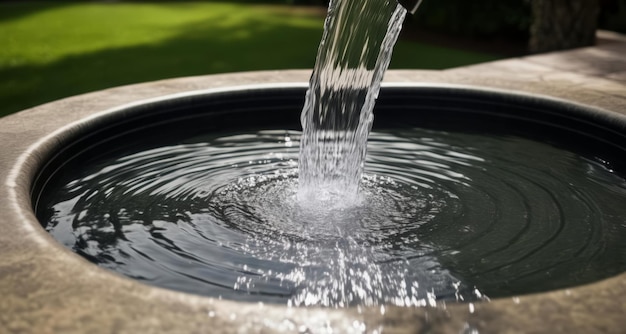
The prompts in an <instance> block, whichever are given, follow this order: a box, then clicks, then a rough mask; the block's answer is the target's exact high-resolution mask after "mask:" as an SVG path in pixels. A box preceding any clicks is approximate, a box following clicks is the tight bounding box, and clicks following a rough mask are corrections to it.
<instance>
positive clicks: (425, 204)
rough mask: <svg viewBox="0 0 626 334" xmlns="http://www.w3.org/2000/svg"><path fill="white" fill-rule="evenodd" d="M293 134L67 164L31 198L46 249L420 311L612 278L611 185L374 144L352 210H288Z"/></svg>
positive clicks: (621, 191) (456, 135) (322, 206)
mask: <svg viewBox="0 0 626 334" xmlns="http://www.w3.org/2000/svg"><path fill="white" fill-rule="evenodd" d="M299 140H300V133H299V132H295V131H289V130H264V131H247V132H241V133H234V134H233V133H224V132H222V133H220V132H216V133H215V134H214V135H210V136H209V135H206V136H196V137H193V138H188V139H186V140H183V141H180V142H178V143H177V144H175V145H169V146H168V145H164V146H158V147H153V148H151V149H147V150H137V149H134V148H133V146H132V145H130V144H129V146H128V148H127V149H125V150H121V151H119V152H117V153H115V154H108V156H107V157H106V158H102V157H92V158H90V159H84V160H81V159H78V161H75V162H74V163H73V165H74V167H73V168H72V167H71V166H67V167H66V168H65V169H63V170H62V171H61V172H59V173H58V174H57V176H56V177H55V181H54V182H52V183H50V184H49V185H48V186H47V187H46V191H45V192H44V195H43V197H42V198H41V200H40V201H39V208H38V211H39V216H40V219H41V220H42V223H43V224H44V226H45V227H46V229H47V230H48V231H49V232H50V234H51V235H52V236H53V237H54V238H56V239H57V240H59V241H60V242H61V243H63V244H64V245H65V246H67V247H68V248H71V249H73V250H74V251H75V252H77V253H78V254H80V255H82V256H84V257H85V258H87V259H89V260H90V261H92V262H94V263H96V264H98V265H99V266H102V267H105V268H109V269H111V270H114V271H116V272H119V273H121V274H123V275H126V276H128V277H132V278H135V279H138V280H140V281H143V282H145V283H148V284H153V285H157V286H161V287H165V288H170V289H174V290H180V291H185V292H191V293H196V294H200V295H207V296H214V297H218V296H220V297H222V298H228V299H235V300H247V301H264V302H277V303H285V304H291V305H325V306H336V307H339V306H346V305H356V304H360V305H373V304H381V303H389V304H395V305H432V304H433V303H435V301H436V300H442V299H443V300H476V299H480V298H482V296H483V294H484V295H487V296H489V297H491V298H493V297H501V296H511V295H519V294H524V293H530V292H536V291H545V290H549V289H554V288H559V287H568V286H573V285H578V284H582V283H587V282H592V281H595V280H598V279H601V278H605V277H609V276H611V275H614V274H617V273H620V272H622V271H624V269H625V268H626V245H625V243H624V242H623V240H625V238H626V225H625V223H624V221H625V220H624V217H626V206H625V205H624V203H626V181H625V180H624V178H622V177H620V176H619V175H617V174H615V173H614V172H613V171H612V170H611V169H610V167H608V164H606V163H604V162H602V161H600V160H599V159H595V158H593V157H591V158H588V157H583V156H580V155H577V154H574V153H571V152H569V151H567V150H562V149H558V148H555V147H553V146H550V145H547V144H543V143H540V142H535V141H531V140H528V139H524V138H520V137H515V136H500V135H480V134H472V133H463V132H446V131H435V130H427V129H420V128H405V129H395V130H384V129H381V130H377V131H375V132H373V133H372V135H371V137H370V140H369V144H368V157H367V162H366V164H365V171H364V175H363V177H362V180H361V192H360V195H359V197H358V198H356V199H354V200H353V201H348V202H337V201H325V200H324V199H320V200H318V201H313V202H311V203H303V202H301V201H296V200H295V196H296V194H297V190H298V184H297V183H298V180H297V167H298V161H297V159H298V147H299Z"/></svg>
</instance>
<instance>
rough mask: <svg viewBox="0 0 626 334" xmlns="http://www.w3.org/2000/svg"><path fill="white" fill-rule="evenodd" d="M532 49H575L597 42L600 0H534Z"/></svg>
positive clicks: (530, 42)
mask: <svg viewBox="0 0 626 334" xmlns="http://www.w3.org/2000/svg"><path fill="white" fill-rule="evenodd" d="M531 3H532V14H533V23H532V25H531V27H530V41H529V45H528V48H529V51H530V52H533V53H538V52H547V51H555V50H565V49H572V48H577V47H582V46H589V45H593V44H594V43H595V36H596V28H597V25H598V13H599V12H600V0H531Z"/></svg>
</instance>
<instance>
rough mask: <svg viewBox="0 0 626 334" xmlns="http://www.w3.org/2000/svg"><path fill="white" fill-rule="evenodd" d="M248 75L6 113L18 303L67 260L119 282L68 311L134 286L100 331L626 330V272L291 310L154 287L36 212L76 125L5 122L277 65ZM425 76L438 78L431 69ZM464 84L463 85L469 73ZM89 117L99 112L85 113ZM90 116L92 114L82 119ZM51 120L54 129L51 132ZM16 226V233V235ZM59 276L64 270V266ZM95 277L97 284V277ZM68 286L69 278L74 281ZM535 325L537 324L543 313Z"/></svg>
mask: <svg viewBox="0 0 626 334" xmlns="http://www.w3.org/2000/svg"><path fill="white" fill-rule="evenodd" d="M247 75H248V77H246V74H244V75H242V74H235V75H230V76H207V77H204V78H191V79H173V80H166V81H163V82H158V83H146V84H139V85H135V86H130V87H126V88H116V89H112V90H107V91H102V92H96V93H92V94H87V95H82V96H78V97H75V98H70V99H68V100H62V101H58V102H53V103H51V104H47V105H44V106H41V107H37V108H34V109H30V110H28V111H24V112H22V113H19V114H17V115H13V116H10V119H9V121H8V124H7V120H4V119H3V120H2V121H0V126H2V129H3V130H2V138H9V137H10V136H11V135H13V138H12V139H11V140H10V141H11V143H13V144H14V145H13V146H11V147H8V145H3V147H2V149H3V151H5V152H6V154H5V152H2V155H3V157H8V159H7V160H9V162H10V165H11V167H12V168H11V170H10V172H9V173H8V174H7V173H6V171H3V172H2V174H1V176H2V178H3V179H4V180H6V181H5V189H3V190H2V193H3V195H2V196H0V209H2V210H3V211H4V212H5V216H4V217H2V218H1V219H0V225H1V226H3V227H6V228H3V230H5V231H7V232H9V233H5V234H3V235H2V236H1V237H0V251H1V252H2V253H3V254H5V253H6V254H8V255H9V256H13V260H12V261H7V260H4V261H1V262H0V291H2V292H4V291H9V290H16V292H19V293H13V294H9V295H8V298H7V299H6V300H8V301H14V302H15V301H16V300H19V298H18V296H24V294H25V293H26V295H28V293H27V292H29V291H30V292H32V293H33V294H37V293H41V289H38V288H37V287H35V288H33V287H32V286H30V287H29V286H28V285H27V284H18V285H19V286H16V287H15V288H16V289H11V287H8V288H7V285H8V284H10V283H11V282H14V284H15V282H22V281H24V280H31V282H34V283H37V282H39V280H45V279H46V278H47V276H46V274H47V273H51V272H59V271H60V272H64V271H66V270H65V269H66V268H69V267H73V269H72V270H74V271H75V272H79V273H80V275H83V276H85V277H83V278H82V279H81V280H82V281H85V279H88V280H92V279H95V280H98V281H101V282H105V283H106V284H107V285H109V284H110V285H111V286H109V287H107V290H106V291H101V292H98V293H97V294H96V295H97V298H94V302H93V303H86V304H87V305H89V304H92V306H91V308H89V307H86V308H83V309H81V310H78V309H77V308H79V307H84V305H85V303H84V302H83V303H80V302H70V303H66V304H65V305H63V307H62V311H61V314H65V313H64V312H67V314H72V313H76V315H81V316H83V317H84V316H85V315H89V314H91V315H93V313H94V312H99V311H100V310H101V308H102V307H106V306H108V305H110V303H111V301H110V300H107V299H106V298H103V297H104V296H103V295H102V294H103V293H105V292H107V291H108V292H110V291H118V293H119V290H124V289H127V290H129V291H130V294H129V298H128V300H129V301H130V302H129V303H130V304H127V305H117V306H116V307H117V308H116V314H115V316H114V317H111V318H105V319H100V320H99V321H98V322H97V323H98V324H99V326H98V327H96V328H97V329H98V328H99V329H100V330H99V331H112V330H111V329H112V328H114V324H115V323H119V324H118V325H117V326H121V327H120V328H121V329H122V330H123V331H131V330H133V329H139V330H143V331H161V330H162V327H163V326H166V327H167V328H171V329H178V330H189V331H194V330H202V329H210V328H216V327H215V326H219V328H220V331H223V332H236V331H240V330H242V329H247V330H254V331H256V330H257V329H258V330H266V331H279V330H283V329H286V330H295V331H297V330H299V329H302V328H305V329H309V330H312V331H316V330H317V331H323V330H324V328H327V327H326V326H327V325H326V324H327V323H328V324H330V325H331V326H332V327H333V328H334V329H339V330H341V329H344V331H348V330H350V331H357V332H358V331H360V328H361V325H363V326H366V328H367V329H369V330H375V329H377V328H379V327H380V326H383V327H384V328H386V329H390V328H391V329H394V328H395V329H397V330H400V331H405V330H406V331H412V330H415V329H419V328H421V329H424V328H429V327H430V328H431V329H433V330H434V331H435V332H448V331H450V330H453V331H455V332H459V331H460V330H462V329H463V328H468V326H469V328H475V329H480V330H486V331H488V332H502V331H504V330H505V329H508V330H512V331H515V328H518V329H527V330H529V329H530V328H536V327H533V325H532V323H531V322H529V319H535V320H536V319H540V322H539V324H540V325H541V328H543V329H549V328H551V327H550V326H558V327H552V328H578V329H580V327H577V325H578V324H579V323H581V321H583V322H584V321H587V320H593V319H590V318H594V317H596V318H599V320H604V322H605V328H608V329H609V330H610V329H611V328H612V329H613V330H619V329H618V327H613V326H612V325H620V324H624V321H625V320H624V319H622V318H623V316H622V315H623V314H624V312H625V311H626V306H625V305H623V303H621V302H620V301H619V298H615V296H619V295H622V294H624V293H626V274H621V275H619V276H616V277H613V278H609V279H606V280H603V281H600V282H597V283H593V284H589V285H586V286H581V287H577V288H573V289H567V290H559V291H553V292H548V293H541V294H536V295H528V296H522V297H520V298H517V299H499V300H494V301H492V302H491V303H482V304H477V305H472V306H470V307H468V305H457V304H451V305H447V306H446V307H445V308H437V309H403V308H397V307H388V308H386V310H385V312H381V310H380V309H379V308H372V309H340V310H328V309H317V308H313V309H298V308H292V309H288V308H286V307H276V306H260V305H258V304H246V305H243V304H244V303H237V302H229V301H220V300H215V299H212V298H206V297H199V296H194V295H187V294H184V293H181V292H175V291H170V290H165V289H160V288H155V287H149V286H146V285H144V284H142V283H138V282H134V281H131V280H130V279H127V278H122V277H120V276H118V275H117V274H113V273H111V272H109V271H108V270H104V269H102V268H98V267H97V266H95V265H93V264H91V263H88V262H87V261H86V260H83V259H82V258H80V257H79V256H78V255H76V254H74V253H72V252H71V251H69V250H67V249H65V248H64V247H63V246H61V245H60V244H58V243H57V242H56V241H55V240H53V239H52V238H51V237H50V236H48V235H47V233H46V232H45V231H44V230H43V229H42V228H41V227H40V225H39V222H38V221H37V219H36V218H35V216H34V213H32V209H31V204H30V188H31V183H32V180H33V179H34V176H35V174H36V173H37V171H38V170H39V167H41V166H42V164H44V163H45V161H46V157H45V153H44V152H45V151H48V152H49V151H50V150H52V149H53V148H55V145H59V144H60V143H62V142H63V140H64V139H63V138H67V136H71V135H70V134H68V133H67V132H59V131H60V130H58V123H61V124H62V123H63V121H62V120H56V121H55V122H51V124H49V126H48V127H46V128H39V129H36V130H35V131H32V132H29V133H28V134H27V135H25V134H22V135H20V134H19V133H18V134H16V133H15V132H19V131H13V130H11V131H4V130H5V128H6V127H10V126H11V124H13V125H15V124H19V123H21V124H22V125H24V124H26V126H24V128H28V126H27V125H28V123H29V121H30V120H31V119H32V118H34V117H39V116H41V115H42V113H50V112H51V110H57V109H65V110H70V111H73V110H76V109H80V108H81V106H82V105H83V104H84V103H85V99H86V100H90V99H93V100H94V101H95V100H98V99H100V100H99V101H100V103H103V104H104V105H106V104H109V105H110V104H114V105H115V104H119V98H120V97H121V96H122V95H123V96H124V98H127V99H130V100H135V99H137V98H138V96H137V95H142V94H135V93H134V91H133V89H137V88H142V87H143V88H147V89H148V90H147V91H146V92H144V93H143V94H144V95H142V96H145V95H148V97H149V94H150V93H154V92H151V91H150V89H149V88H150V87H151V86H153V85H155V84H156V85H166V86H167V85H171V86H172V87H174V86H175V89H179V90H181V91H184V90H186V88H188V86H186V85H185V84H189V83H190V82H192V81H194V80H200V81H212V80H215V79H216V78H217V79H218V80H217V81H220V80H222V83H218V87H231V86H233V85H234V84H241V83H246V82H248V83H251V84H255V83H258V81H260V82H263V81H265V80H266V79H267V76H268V75H270V74H268V73H267V72H260V73H257V74H251V75H250V74H247ZM287 75H288V76H292V77H293V78H294V79H298V81H300V82H303V81H305V80H306V79H307V77H306V76H307V75H308V71H295V72H288V73H287ZM395 75H397V76H399V77H401V78H405V77H406V78H407V79H411V78H419V77H420V76H421V74H420V72H413V71H410V72H404V74H403V72H397V73H396V74H395ZM270 76H271V77H273V81H275V82H277V81H278V80H279V79H280V77H282V73H281V72H272V73H271V75H270ZM274 76H276V77H274ZM423 76H424V77H428V75H423ZM220 77H221V79H220ZM224 78H225V79H224ZM255 81H257V82H255ZM460 83H461V84H462V83H464V82H460ZM478 84H480V82H478ZM220 85H221V86H220ZM298 85H302V84H298ZM240 87H241V86H240ZM131 88H133V89H131ZM210 89H211V88H210ZM218 89H219V88H218ZM229 89H230V88H229ZM124 90H128V92H127V93H122V92H123V91H124ZM505 91H506V90H505ZM111 93H113V94H111ZM184 94H189V93H182V95H184ZM157 99H158V98H157ZM116 101H118V102H116ZM574 102H577V101H574ZM583 102H584V101H583ZM137 103H139V102H137ZM119 108H121V107H118V108H113V111H115V110H116V109H119ZM98 110H105V111H98ZM111 112H112V110H111V109H110V108H104V109H96V110H91V111H87V112H85V111H83V113H85V114H86V116H84V115H82V116H81V115H76V114H72V113H71V112H69V111H68V112H65V114H71V116H72V117H74V118H76V119H77V120H79V121H78V122H79V123H72V124H70V125H67V126H68V127H69V128H73V129H80V128H82V127H84V126H85V123H83V122H91V121H94V120H95V119H97V117H101V116H102V115H109V114H110V113H111ZM118 112H119V111H118ZM601 114H603V115H606V117H608V118H611V119H619V120H621V121H623V120H624V117H623V116H618V115H617V114H615V113H613V112H611V111H606V112H604V111H601ZM89 115H95V116H89ZM84 117H94V118H87V119H85V118H84ZM603 117H604V116H603ZM81 119H82V121H80V120H81ZM35 123H36V122H35ZM54 123H57V124H54ZM51 129H52V132H50V130H51ZM55 129H56V130H55ZM18 130H19V129H18ZM22 137H24V138H22ZM59 138H61V140H59ZM16 159H18V160H16ZM3 167H4V166H3ZM26 199H28V200H26ZM11 232H15V235H14V234H12V233H11ZM20 238H21V239H20ZM15 239H18V240H19V241H21V242H16V240H15ZM20 244H21V245H20ZM26 248H33V249H35V250H39V251H43V252H47V253H48V254H49V255H52V256H55V255H57V256H60V257H61V259H60V261H59V262H55V263H42V262H43V261H39V260H37V259H26V263H28V264H30V265H32V268H34V270H33V271H34V274H31V275H30V276H28V275H25V274H24V272H25V271H24V270H21V269H19V268H18V269H16V268H17V267H18V263H19V262H21V260H24V259H23V258H20V257H19V256H18V255H17V254H19V253H21V252H23V254H29V255H32V250H30V251H24V250H25V249H26ZM35 253H36V252H35ZM67 255H71V256H67ZM76 269H78V270H76ZM72 270H69V271H72ZM11 272H13V273H14V274H17V276H16V277H12V275H11ZM53 276H54V275H53ZM57 276H58V277H62V275H57ZM91 284H93V281H92V282H91ZM103 284H104V283H103ZM22 285H23V286H22ZM95 285H96V286H98V285H99V284H97V283H96V284H95ZM67 286H68V285H66V286H65V287H67ZM69 286H71V285H69ZM75 290H78V291H82V290H81V289H75ZM47 292H48V293H50V294H51V295H53V296H56V297H54V298H52V300H51V301H54V300H58V298H59V297H63V296H66V294H65V293H66V291H47ZM70 292H71V291H70ZM83 292H84V291H83ZM611 297H612V298H611ZM598 298H602V299H603V302H602V303H600V302H598V301H597V299H598ZM21 299H22V300H23V301H24V302H25V303H26V306H25V308H26V309H32V310H33V311H34V312H35V314H41V313H42V312H44V311H45V312H44V314H48V313H47V312H48V311H46V310H47V308H49V307H51V305H47V302H46V299H45V298H43V299H42V298H37V297H36V296H35V297H34V298H33V297H28V296H27V297H26V298H21ZM155 302H156V303H162V305H161V307H153V308H152V310H150V307H148V311H150V312H147V313H146V312H136V313H135V314H133V313H132V312H127V311H129V310H131V309H135V307H139V306H144V307H145V306H147V305H148V304H151V303H155ZM13 305H15V303H13ZM176 308H181V309H182V310H185V312H188V314H187V315H186V316H180V312H181V311H180V310H179V311H178V312H176V311H175V309H176ZM167 310H169V311H171V312H173V313H172V314H173V315H177V316H175V317H170V316H162V315H160V314H158V312H162V311H167ZM0 311H2V313H3V316H2V317H3V318H0V319H1V320H2V321H0V324H2V323H6V324H8V325H6V326H7V328H8V329H9V331H12V330H11V328H13V327H11V326H12V325H11V324H13V323H14V322H15V321H17V320H19V319H25V318H27V317H25V315H24V314H23V312H17V311H16V308H15V307H14V306H13V307H12V304H11V303H10V302H6V303H4V304H0ZM155 311H156V313H155ZM211 312H214V314H213V316H211ZM546 312H552V314H551V315H549V314H546ZM141 314H143V315H141ZM216 315H217V316H216ZM233 315H234V319H233ZM286 315H287V316H286ZM137 316H147V319H144V320H143V321H139V322H136V323H130V322H131V321H132V319H134V318H136V317H137ZM241 317H246V318H247V319H248V320H249V321H248V322H246V323H242V322H241ZM5 319H7V320H5ZM69 319H72V316H70V315H68V320H69ZM238 319H239V320H238ZM285 319H288V320H289V321H288V322H287V323H284V320H285ZM311 319H313V320H311ZM550 319H552V320H554V319H557V320H559V319H560V320H559V321H558V323H556V324H553V325H550V323H549V321H550ZM596 321H597V320H596ZM66 322H68V321H63V319H61V320H50V319H45V321H41V320H40V321H34V323H33V324H32V325H31V327H28V326H27V327H26V328H30V329H31V331H33V332H37V330H36V329H37V328H39V329H42V328H45V327H43V326H46V325H50V324H55V325H57V326H60V324H63V326H70V324H67V323H66ZM70 322H71V321H70ZM355 324H356V326H355ZM611 324H612V325H611ZM14 326H18V327H14V328H19V324H18V325H14ZM74 326H76V327H73V329H74V331H84V330H85V328H86V327H84V326H86V324H85V323H84V322H77V323H75V325H74ZM79 326H83V327H79ZM302 326H304V327H302ZM529 326H530V327H529ZM534 326H537V322H536V321H535V325H534ZM546 326H548V327H546ZM572 326H574V327H572ZM606 326H608V327H606ZM0 328H2V327H0ZM58 328H61V327H58ZM66 328H69V327H66ZM594 328H598V327H594ZM107 329H108V330H107Z"/></svg>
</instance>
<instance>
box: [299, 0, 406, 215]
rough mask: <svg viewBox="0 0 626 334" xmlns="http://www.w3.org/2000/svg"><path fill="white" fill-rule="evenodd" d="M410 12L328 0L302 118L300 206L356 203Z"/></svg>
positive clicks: (382, 4)
mask: <svg viewBox="0 0 626 334" xmlns="http://www.w3.org/2000/svg"><path fill="white" fill-rule="evenodd" d="M405 15H406V10H405V9H404V8H403V7H402V6H400V5H399V4H398V3H397V2H396V1H395V0H382V1H381V0H358V1H351V0H335V1H331V4H330V7H329V11H328V17H327V18H326V23H325V28H324V35H323V37H322V41H321V43H320V47H319V51H318V54H317V61H316V64H315V68H314V70H313V75H312V77H311V81H310V86H309V90H308V92H307V96H306V102H305V105H304V108H303V111H302V116H301V122H302V128H303V130H302V131H303V132H302V140H301V142H300V159H299V192H298V196H299V197H300V201H301V202H303V203H309V202H315V204H314V205H315V206H323V204H321V203H320V201H321V202H322V203H323V202H332V203H337V202H340V203H342V204H346V205H350V203H351V202H353V201H355V200H356V199H357V193H358V188H359V183H360V181H361V174H362V171H363V163H364V161H365V154H366V151H367V138H368V135H369V132H370V130H371V128H372V122H373V120H374V115H373V112H372V110H373V108H374V103H375V100H376V97H377V96H378V91H379V89H380V84H381V81H382V78H383V75H384V73H385V71H386V70H387V67H388V66H389V62H390V60H391V54H392V51H393V46H394V45H395V43H396V40H397V39H398V35H399V34H400V30H401V28H402V22H403V21H404V17H405Z"/></svg>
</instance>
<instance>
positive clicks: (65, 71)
mask: <svg viewBox="0 0 626 334" xmlns="http://www.w3.org/2000/svg"><path fill="white" fill-rule="evenodd" d="M323 21H324V15H323V12H322V11H320V10H319V9H314V8H301V7H291V6H270V5H265V6H261V5H250V4H242V3H228V2H158V3H145V2H140V3H132V2H73V3H72V2H70V3H63V2H43V3H31V2H25V3H24V2H9V3H0V116H3V115H6V114H9V113H12V112H15V111H18V110H21V109H25V108H28V107H31V106H35V105H38V104H41V103H44V102H48V101H52V100H56V99H59V98H62V97H66V96H71V95H75V94H80V93H84V92H88V91H93V90H99V89H103V88H107V87H112V86H119V85H124V84H130V83H136V82H142V81H150V80H157V79H163V78H171V77H179V76H189V75H202V74H211V73H223V72H237V71H250V70H267V69H293V68H312V66H313V64H314V61H315V53H316V50H317V45H318V43H319V40H320V38H321V34H322V26H323ZM496 58H498V57H497V56H495V55H489V54H481V53H476V52H466V51H462V50H453V49H449V48H442V47H436V46H432V45H426V44H420V43H415V42H408V41H401V42H400V43H399V44H398V45H397V46H396V51H395V53H394V58H393V60H392V64H391V67H392V68H420V69H442V68H450V67H456V66H461V65H467V64H472V63H477V62H482V61H489V60H493V59H496Z"/></svg>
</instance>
